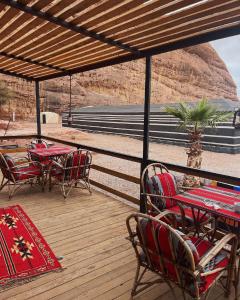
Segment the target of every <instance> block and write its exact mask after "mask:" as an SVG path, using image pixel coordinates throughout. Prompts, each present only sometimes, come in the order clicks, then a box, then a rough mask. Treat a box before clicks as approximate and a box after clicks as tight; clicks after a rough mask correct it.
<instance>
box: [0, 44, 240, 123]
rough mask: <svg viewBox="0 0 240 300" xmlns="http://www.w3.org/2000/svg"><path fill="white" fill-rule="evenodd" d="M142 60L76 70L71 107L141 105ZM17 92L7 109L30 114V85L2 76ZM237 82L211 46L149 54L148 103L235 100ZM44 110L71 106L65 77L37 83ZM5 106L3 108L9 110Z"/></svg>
mask: <svg viewBox="0 0 240 300" xmlns="http://www.w3.org/2000/svg"><path fill="white" fill-rule="evenodd" d="M144 77H145V60H143V59H141V60H137V61H133V62H128V63H125V64H121V65H116V66H112V67H107V68H102V69H98V70H93V71H89V72H86V73H83V74H76V75H74V76H73V79H72V105H73V107H76V106H78V107H80V106H88V105H123V104H124V105H126V104H142V103H143V99H144ZM0 79H3V80H5V81H7V82H8V85H9V87H11V88H13V89H14V90H15V91H16V100H15V101H12V102H11V104H10V105H11V110H15V111H16V113H17V114H19V115H21V116H22V117H24V118H26V117H28V118H29V116H31V115H32V116H34V113H35V99H34V85H33V84H29V83H25V82H24V81H23V80H20V79H15V78H10V77H6V76H3V75H2V76H1V77H0ZM236 90H237V89H236V85H235V83H234V81H233V79H232V77H231V75H230V74H229V72H228V70H227V68H226V66H225V64H224V62H223V61H222V60H221V58H220V57H219V56H218V54H217V53H216V51H215V50H214V49H213V48H212V46H211V45H210V44H202V45H198V46H195V47H189V48H185V49H182V50H177V51H174V52H170V53H165V54H161V55H158V56H154V57H153V65H152V100H151V101H152V103H169V102H180V101H193V100H198V99H200V98H202V97H207V98H209V99H216V98H218V99H231V100H235V101H237V100H238V98H237V92H236ZM41 97H42V110H53V111H57V112H62V111H63V110H66V109H68V106H69V78H67V77H64V78H59V79H55V80H51V81H48V82H43V83H41ZM7 110H8V109H7V107H5V111H7Z"/></svg>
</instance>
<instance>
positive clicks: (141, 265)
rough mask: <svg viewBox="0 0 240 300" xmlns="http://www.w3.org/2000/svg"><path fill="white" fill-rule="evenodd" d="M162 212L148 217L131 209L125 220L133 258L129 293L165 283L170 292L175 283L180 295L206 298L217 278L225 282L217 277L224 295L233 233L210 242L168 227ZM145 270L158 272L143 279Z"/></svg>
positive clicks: (233, 248)
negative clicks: (133, 269) (146, 279)
mask: <svg viewBox="0 0 240 300" xmlns="http://www.w3.org/2000/svg"><path fill="white" fill-rule="evenodd" d="M163 214H164V215H161V214H160V215H158V216H157V217H152V216H149V215H145V214H140V213H133V214H131V215H130V216H129V217H128V218H127V220H126V224H127V229H128V232H129V237H128V239H129V240H130V242H131V244H132V246H133V248H134V251H135V254H136V258H137V271H136V276H135V279H134V284H133V288H132V296H135V295H136V294H138V293H139V292H141V291H143V290H144V289H146V288H148V287H150V286H152V285H153V284H160V283H167V285H168V286H169V287H170V289H171V291H172V292H173V294H174V296H175V293H174V285H177V286H178V287H179V288H180V289H181V291H182V296H183V299H186V295H189V296H191V297H192V299H197V300H200V299H205V300H206V299H207V297H208V295H209V293H210V290H211V288H212V287H213V286H214V284H215V283H216V282H220V281H219V279H220V278H221V279H225V283H223V282H222V281H221V284H222V287H223V289H224V291H225V295H226V296H228V295H229V294H230V287H231V282H232V278H233V272H234V266H235V264H234V262H235V259H236V247H237V239H236V236H235V235H234V234H228V235H226V236H225V237H223V238H222V239H221V240H220V241H219V242H218V243H217V244H216V245H214V244H213V243H211V242H209V241H208V240H204V239H203V238H199V237H193V236H192V237H190V236H187V235H185V234H184V233H182V232H180V231H179V230H176V229H174V228H172V227H171V226H169V225H168V224H167V223H165V222H163V221H162V218H163V216H166V212H164V213H163ZM226 245H228V248H229V247H230V251H229V252H227V251H225V250H224V247H225V246H226ZM230 245H231V246H230ZM146 271H151V272H153V273H155V274H156V275H158V276H155V277H153V279H152V280H151V281H144V274H145V273H146ZM225 274H227V276H226V277H225ZM223 275H224V277H223Z"/></svg>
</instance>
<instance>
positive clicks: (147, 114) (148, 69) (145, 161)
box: [140, 56, 152, 213]
mask: <svg viewBox="0 0 240 300" xmlns="http://www.w3.org/2000/svg"><path fill="white" fill-rule="evenodd" d="M151 63H152V57H151V56H147V57H146V70H145V99H144V128H143V158H142V163H141V175H142V172H143V170H144V169H145V167H146V166H147V165H148V152H149V118H150V98H151ZM141 192H142V190H140V193H141ZM146 211H147V204H146V201H145V197H143V196H142V195H141V194H140V212H142V213H145V212H146Z"/></svg>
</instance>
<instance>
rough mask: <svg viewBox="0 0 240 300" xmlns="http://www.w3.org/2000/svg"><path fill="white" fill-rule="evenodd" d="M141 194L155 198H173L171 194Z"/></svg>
mask: <svg viewBox="0 0 240 300" xmlns="http://www.w3.org/2000/svg"><path fill="white" fill-rule="evenodd" d="M141 195H143V196H149V197H156V198H168V199H169V198H173V196H162V195H156V194H148V193H141Z"/></svg>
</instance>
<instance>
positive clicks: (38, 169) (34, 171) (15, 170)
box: [0, 153, 43, 199]
mask: <svg viewBox="0 0 240 300" xmlns="http://www.w3.org/2000/svg"><path fill="white" fill-rule="evenodd" d="M23 161H25V163H22V162H23ZM20 162H21V163H20ZM0 168H1V171H2V175H3V177H2V181H1V185H0V191H1V190H2V189H3V188H4V187H5V186H7V187H8V195H9V199H11V198H12V197H13V195H14V194H15V192H16V191H17V190H18V189H19V188H20V187H22V186H23V185H24V184H27V183H29V184H31V185H32V184H33V183H38V184H40V185H41V187H42V189H43V172H42V166H41V164H40V163H39V162H36V161H31V160H29V158H27V157H24V158H21V157H19V158H13V157H11V156H9V155H6V154H5V155H3V154H1V153H0Z"/></svg>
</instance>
